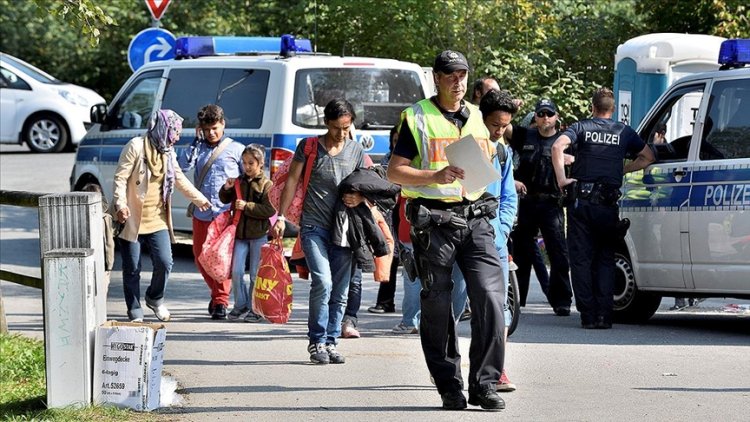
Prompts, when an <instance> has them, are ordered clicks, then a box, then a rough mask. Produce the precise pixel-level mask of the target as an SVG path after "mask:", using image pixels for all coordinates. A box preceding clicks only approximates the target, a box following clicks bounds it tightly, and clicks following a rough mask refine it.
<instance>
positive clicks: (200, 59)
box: [70, 36, 430, 232]
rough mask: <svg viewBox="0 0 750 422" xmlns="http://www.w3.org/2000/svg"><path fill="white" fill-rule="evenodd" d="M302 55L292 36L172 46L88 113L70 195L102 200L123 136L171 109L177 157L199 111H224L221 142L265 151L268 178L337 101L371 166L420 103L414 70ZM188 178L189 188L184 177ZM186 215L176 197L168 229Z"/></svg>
mask: <svg viewBox="0 0 750 422" xmlns="http://www.w3.org/2000/svg"><path fill="white" fill-rule="evenodd" d="M269 45H270V46H271V49H273V52H269ZM310 50H311V48H310V41H309V40H299V39H297V40H295V39H293V38H292V37H291V36H284V37H281V38H263V37H183V38H178V39H177V43H176V46H175V56H176V57H175V59H172V60H166V61H156V62H151V63H148V64H146V65H144V66H143V67H141V68H140V69H138V70H137V71H136V72H135V73H134V74H133V75H132V76H131V77H130V78H129V79H128V80H127V81H126V82H125V84H124V85H123V86H122V88H121V89H120V91H119V92H118V94H117V95H116V96H115V97H114V99H113V100H112V102H111V104H110V105H109V107H107V106H106V105H103V104H102V105H99V106H95V107H93V108H92V113H91V114H92V119H93V120H92V122H94V123H96V124H95V125H94V126H93V127H92V128H91V130H90V131H89V132H88V134H87V135H86V137H85V138H84V139H83V140H82V142H81V144H80V146H79V147H78V152H77V156H76V161H75V165H74V167H73V171H72V174H71V179H70V184H71V190H74V191H77V190H81V189H83V188H84V187H85V186H86V185H87V184H96V185H98V186H100V187H101V189H102V191H103V192H104V195H105V198H109V199H111V198H112V188H113V185H112V182H113V177H114V172H115V168H116V166H117V162H118V159H119V156H120V152H121V151H122V148H123V147H124V146H125V144H126V143H127V142H128V141H129V140H130V139H131V138H133V137H135V136H141V135H143V134H144V133H145V132H146V125H147V123H148V119H149V116H150V115H151V113H152V112H153V111H154V110H157V109H172V110H174V111H175V112H177V113H178V114H179V115H180V116H182V117H183V118H184V119H185V120H184V122H183V133H182V137H181V139H180V141H179V142H178V143H177V144H176V148H177V150H178V151H177V153H178V154H179V152H180V149H182V148H186V147H188V146H189V145H190V144H191V142H192V141H193V139H194V136H195V131H194V129H193V128H194V127H195V126H196V125H197V119H196V114H197V112H198V110H199V109H200V108H201V107H202V106H204V105H206V104H218V105H219V106H221V107H222V108H223V109H224V113H225V121H226V130H225V133H226V135H227V136H229V137H231V138H233V139H234V140H236V141H239V142H241V143H243V144H250V143H257V144H262V145H264V146H265V147H266V150H267V157H266V165H267V166H268V168H267V170H268V171H269V173H273V172H274V171H275V169H276V168H277V167H278V166H279V165H280V164H281V163H282V162H284V160H285V159H286V158H288V157H290V156H291V155H293V153H294V151H295V148H296V146H297V143H298V142H299V141H300V140H302V139H304V138H306V137H308V136H313V135H320V134H323V133H324V132H325V130H326V127H325V125H324V121H323V120H324V119H323V117H324V116H323V109H324V108H325V106H326V104H327V103H328V102H329V101H330V100H332V99H334V98H345V99H347V100H348V101H349V102H351V103H352V105H353V106H354V109H355V113H356V115H357V116H356V120H355V121H354V126H355V128H356V131H355V135H354V136H355V139H356V140H357V141H358V142H360V143H361V144H362V147H363V148H364V150H365V152H366V153H367V154H369V155H370V157H371V158H372V159H373V161H375V162H378V161H379V159H380V158H381V157H382V156H384V155H385V154H386V153H387V152H388V147H389V131H390V129H391V127H392V126H394V125H396V124H397V123H398V120H399V116H400V113H401V111H402V110H403V109H405V108H406V107H408V106H410V105H411V104H413V103H415V102H417V101H419V100H422V99H424V98H426V96H427V95H429V92H430V91H428V90H429V89H430V88H429V85H428V84H427V81H426V78H425V76H424V72H423V70H422V68H421V67H420V66H419V65H417V64H415V63H408V62H403V61H398V60H392V59H379V58H366V57H337V56H331V55H328V54H320V53H311V52H310ZM188 176H189V177H190V179H191V180H192V172H191V174H189V175H188ZM186 208H187V200H185V198H183V197H182V196H181V195H175V197H174V204H173V218H174V227H175V230H178V231H182V232H190V231H191V230H192V226H191V222H190V219H189V218H187V216H186V214H185V209H186Z"/></svg>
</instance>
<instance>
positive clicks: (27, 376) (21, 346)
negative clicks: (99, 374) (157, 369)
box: [0, 334, 166, 422]
mask: <svg viewBox="0 0 750 422" xmlns="http://www.w3.org/2000/svg"><path fill="white" fill-rule="evenodd" d="M0 357H1V358H0V420H4V421H71V422H72V421H82V420H85V421H159V420H166V416H165V415H159V414H153V413H137V412H133V411H130V410H127V409H118V408H114V407H104V406H88V407H86V408H83V409H47V407H46V404H45V400H46V395H47V391H46V385H45V378H44V365H45V364H44V344H43V343H42V342H41V341H39V340H34V339H30V338H26V337H23V336H20V335H17V334H14V335H9V334H0Z"/></svg>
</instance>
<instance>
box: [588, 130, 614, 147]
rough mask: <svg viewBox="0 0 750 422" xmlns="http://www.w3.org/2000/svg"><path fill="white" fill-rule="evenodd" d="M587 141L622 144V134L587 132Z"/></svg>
mask: <svg viewBox="0 0 750 422" xmlns="http://www.w3.org/2000/svg"><path fill="white" fill-rule="evenodd" d="M586 142H591V143H594V144H606V145H620V135H619V134H617V135H616V134H612V133H606V132H588V131H587V132H586Z"/></svg>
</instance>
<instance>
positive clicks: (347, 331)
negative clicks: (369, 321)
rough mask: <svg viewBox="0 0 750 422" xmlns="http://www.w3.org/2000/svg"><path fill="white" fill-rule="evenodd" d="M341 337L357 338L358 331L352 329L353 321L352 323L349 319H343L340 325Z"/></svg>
mask: <svg viewBox="0 0 750 422" xmlns="http://www.w3.org/2000/svg"><path fill="white" fill-rule="evenodd" d="M341 337H343V338H359V331H358V330H357V329H356V328H354V321H352V320H351V319H345V320H344V321H343V322H342V323H341Z"/></svg>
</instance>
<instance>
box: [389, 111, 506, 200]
mask: <svg viewBox="0 0 750 422" xmlns="http://www.w3.org/2000/svg"><path fill="white" fill-rule="evenodd" d="M465 107H467V108H468V110H469V120H468V121H467V122H466V124H464V126H463V128H461V130H459V129H458V127H457V126H456V125H455V124H454V123H453V122H451V121H449V120H448V119H446V118H445V117H444V116H443V113H442V112H441V111H440V109H439V108H438V107H437V106H436V105H435V104H434V103H433V102H432V101H431V100H430V99H424V100H422V101H419V102H418V103H416V104H414V105H412V106H411V107H409V108H407V109H406V110H404V111H403V112H402V113H401V123H400V125H402V124H403V123H404V122H406V123H407V124H408V125H409V129H410V130H411V133H412V136H413V137H414V141H415V143H416V144H417V156H416V157H414V159H413V160H412V161H411V166H412V167H414V168H417V169H420V170H440V169H443V168H445V167H447V166H448V158H447V157H446V155H445V147H446V146H448V145H450V144H452V143H453V142H456V141H458V140H460V139H461V138H463V137H464V136H467V135H469V134H471V135H473V136H474V139H476V141H477V143H478V144H479V147H480V148H481V149H482V151H483V152H484V153H485V154H486V155H487V158H488V159H491V158H492V156H493V155H494V154H495V145H494V144H493V143H492V142H490V139H489V132H488V131H487V127H486V126H485V125H484V121H482V113H481V112H480V111H479V108H478V107H477V106H475V105H473V104H466V105H465ZM484 191H485V189H484V188H483V189H480V190H477V191H475V192H465V191H464V189H463V187H462V186H461V184H460V183H459V182H458V180H456V181H454V182H453V183H448V184H437V183H433V184H430V185H421V186H413V185H402V186H401V194H402V195H403V196H405V197H407V198H428V199H439V200H441V201H444V202H461V201H462V200H463V198H466V199H468V200H470V201H474V200H476V199H478V198H479V197H480V196H481V195H482V193H484Z"/></svg>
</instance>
